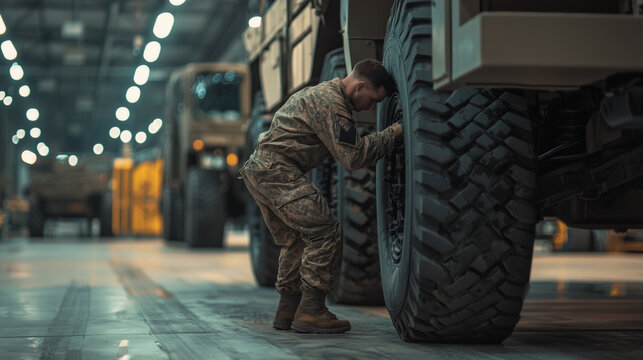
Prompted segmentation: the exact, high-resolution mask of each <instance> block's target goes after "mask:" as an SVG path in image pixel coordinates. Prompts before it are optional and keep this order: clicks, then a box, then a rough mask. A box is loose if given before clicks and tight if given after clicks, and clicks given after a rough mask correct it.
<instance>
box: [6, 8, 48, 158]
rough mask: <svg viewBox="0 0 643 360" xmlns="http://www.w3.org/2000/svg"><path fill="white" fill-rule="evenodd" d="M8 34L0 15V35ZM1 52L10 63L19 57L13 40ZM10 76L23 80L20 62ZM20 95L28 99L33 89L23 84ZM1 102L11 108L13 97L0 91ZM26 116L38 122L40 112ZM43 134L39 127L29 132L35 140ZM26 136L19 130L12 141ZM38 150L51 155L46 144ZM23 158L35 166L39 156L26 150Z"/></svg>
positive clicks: (11, 69)
mask: <svg viewBox="0 0 643 360" xmlns="http://www.w3.org/2000/svg"><path fill="white" fill-rule="evenodd" d="M6 32H7V26H6V25H5V23H4V20H3V19H2V15H0V35H4V34H5V33H6ZM0 51H2V55H3V56H4V57H5V59H7V60H9V61H13V60H15V59H16V58H17V57H18V50H16V47H15V46H14V45H13V42H12V41H11V40H4V41H2V43H0ZM9 75H10V76H11V78H12V79H13V80H15V81H19V80H22V78H23V77H24V75H25V72H24V70H23V69H22V66H20V64H19V63H18V62H14V63H13V64H11V67H10V68H9ZM18 94H19V95H20V96H22V97H24V98H27V97H29V95H30V94H31V88H29V85H27V84H23V85H21V86H20V88H19V89H18ZM0 100H1V101H2V103H3V104H4V105H5V106H10V105H11V104H12V103H13V97H12V96H10V95H8V94H6V93H5V92H4V91H0ZM25 116H26V117H27V120H29V121H36V120H38V119H39V118H40V112H39V111H38V109H36V108H29V109H27V111H26V113H25ZM41 134H42V132H41V130H40V128H39V127H33V128H31V130H29V135H30V136H31V137H32V138H34V139H38V138H39V137H40V136H41ZM26 135H27V132H26V131H25V130H24V129H18V131H16V133H15V134H14V135H13V136H12V138H11V141H12V142H13V143H14V144H18V143H19V142H20V140H21V139H24V138H25V137H26ZM36 148H37V150H38V153H39V154H41V156H47V155H48V154H49V147H48V146H47V144H45V143H44V142H39V143H38V145H37V146H36ZM21 158H22V160H23V161H24V162H26V163H28V164H33V163H35V162H36V159H37V156H36V154H35V153H34V152H32V151H30V150H25V151H23V153H22V154H21Z"/></svg>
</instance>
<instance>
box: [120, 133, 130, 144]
mask: <svg viewBox="0 0 643 360" xmlns="http://www.w3.org/2000/svg"><path fill="white" fill-rule="evenodd" d="M131 140H132V133H131V132H130V131H129V130H123V131H122V132H121V141H122V142H123V143H124V144H127V143H128V142H130V141H131Z"/></svg>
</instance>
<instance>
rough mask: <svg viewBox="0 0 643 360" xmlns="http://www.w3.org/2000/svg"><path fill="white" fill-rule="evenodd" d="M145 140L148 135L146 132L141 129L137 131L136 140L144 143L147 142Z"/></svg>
mask: <svg viewBox="0 0 643 360" xmlns="http://www.w3.org/2000/svg"><path fill="white" fill-rule="evenodd" d="M145 140H147V135H146V134H145V133H144V132H142V131H139V132H137V133H136V142H137V143H139V144H142V143H144V142H145Z"/></svg>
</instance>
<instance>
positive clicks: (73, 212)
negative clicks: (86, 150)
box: [28, 155, 113, 236]
mask: <svg viewBox="0 0 643 360" xmlns="http://www.w3.org/2000/svg"><path fill="white" fill-rule="evenodd" d="M112 160H113V159H112V158H111V157H110V156H108V155H102V156H93V155H92V156H85V157H81V158H80V159H79V163H78V164H77V165H75V166H71V165H70V164H69V162H68V161H67V158H62V159H54V158H40V159H38V161H37V162H36V163H35V164H34V165H33V166H32V167H31V168H30V178H31V183H30V185H29V196H30V198H29V218H28V227H29V231H30V234H31V236H43V235H44V226H45V221H46V220H48V219H57V218H86V219H88V220H91V219H93V218H98V219H100V221H101V230H100V234H101V236H110V235H111V221H110V219H111V217H110V213H111V207H109V206H110V205H109V204H110V203H111V199H110V196H111V192H110V191H109V180H110V178H111V171H112Z"/></svg>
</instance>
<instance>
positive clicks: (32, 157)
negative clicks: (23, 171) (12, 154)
mask: <svg viewBox="0 0 643 360" xmlns="http://www.w3.org/2000/svg"><path fill="white" fill-rule="evenodd" d="M20 158H21V159H22V161H24V162H25V163H27V164H29V165H33V164H35V163H36V160H38V155H36V153H35V152H33V151H30V150H25V151H23V152H22V154H20Z"/></svg>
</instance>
